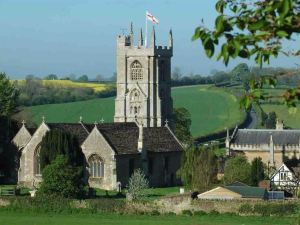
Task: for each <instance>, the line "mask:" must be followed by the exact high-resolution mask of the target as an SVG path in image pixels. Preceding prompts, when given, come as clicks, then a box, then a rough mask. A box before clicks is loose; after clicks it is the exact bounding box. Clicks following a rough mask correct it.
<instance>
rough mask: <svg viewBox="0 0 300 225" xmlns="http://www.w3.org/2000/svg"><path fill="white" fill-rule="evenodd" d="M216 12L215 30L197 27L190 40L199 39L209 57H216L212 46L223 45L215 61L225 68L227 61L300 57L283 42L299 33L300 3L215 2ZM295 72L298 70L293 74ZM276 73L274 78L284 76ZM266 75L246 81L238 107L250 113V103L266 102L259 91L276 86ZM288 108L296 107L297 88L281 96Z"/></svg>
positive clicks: (269, 0)
mask: <svg viewBox="0 0 300 225" xmlns="http://www.w3.org/2000/svg"><path fill="white" fill-rule="evenodd" d="M216 11H217V13H218V15H217V17H216V19H215V27H214V29H209V28H207V27H206V26H205V25H204V24H203V25H201V26H199V27H197V28H196V30H195V33H194V36H193V38H192V39H193V40H201V42H202V46H203V48H204V50H205V53H206V55H207V56H208V57H210V58H211V57H212V56H213V55H215V47H216V46H218V45H221V41H222V46H221V47H220V48H218V49H220V52H219V53H218V55H217V60H220V59H223V62H224V63H225V65H227V64H228V62H229V60H230V59H235V58H237V57H240V58H247V59H250V58H254V59H255V62H256V63H257V64H259V65H260V66H262V65H263V64H264V63H269V61H270V58H271V57H277V56H278V55H279V54H285V55H294V56H300V49H295V50H289V51H287V50H284V49H283V47H284V46H283V43H284V41H286V40H288V41H291V40H295V39H294V38H293V37H294V36H295V35H296V34H299V33H300V1H299V0H253V1H244V0H218V1H217V3H216ZM296 72H297V71H296ZM287 74H288V73H284V74H281V73H278V74H277V75H276V76H280V75H287ZM276 76H275V77H271V76H268V74H267V75H265V76H262V77H258V78H255V79H251V80H250V81H249V87H250V89H249V91H247V92H246V93H245V94H244V96H243V97H242V98H241V101H240V104H241V107H243V108H245V109H247V110H250V109H251V108H252V104H254V103H255V104H259V100H263V99H265V94H264V93H263V92H262V91H261V89H262V88H263V87H264V85H268V86H271V87H273V86H275V85H276V83H277V79H276ZM268 97H269V98H271V97H273V98H278V97H281V98H282V99H283V100H284V101H285V103H286V104H287V106H289V107H296V102H297V101H298V99H299V98H300V88H299V87H297V88H293V89H288V90H286V91H285V93H283V94H282V95H280V96H268Z"/></svg>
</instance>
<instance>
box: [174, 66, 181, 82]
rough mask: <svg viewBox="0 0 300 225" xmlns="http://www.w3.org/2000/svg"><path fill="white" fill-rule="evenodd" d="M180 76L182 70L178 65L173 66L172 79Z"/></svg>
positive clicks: (177, 78) (178, 78)
mask: <svg viewBox="0 0 300 225" xmlns="http://www.w3.org/2000/svg"><path fill="white" fill-rule="evenodd" d="M181 77H182V72H181V70H180V68H179V67H175V68H174V70H173V72H172V79H173V80H180V79H181Z"/></svg>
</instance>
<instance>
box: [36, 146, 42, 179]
mask: <svg viewBox="0 0 300 225" xmlns="http://www.w3.org/2000/svg"><path fill="white" fill-rule="evenodd" d="M40 152H41V147H40V146H39V147H38V148H37V149H36V151H35V153H34V174H35V175H36V176H41V175H42V171H41V157H40Z"/></svg>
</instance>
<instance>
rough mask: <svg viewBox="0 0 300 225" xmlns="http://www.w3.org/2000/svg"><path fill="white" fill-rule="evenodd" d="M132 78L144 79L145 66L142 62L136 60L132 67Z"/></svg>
mask: <svg viewBox="0 0 300 225" xmlns="http://www.w3.org/2000/svg"><path fill="white" fill-rule="evenodd" d="M130 75H131V80H142V79H143V67H142V64H141V63H140V62H139V61H137V60H135V61H134V62H133V63H132V64H131V67H130Z"/></svg>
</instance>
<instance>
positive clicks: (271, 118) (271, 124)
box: [265, 112, 277, 129]
mask: <svg viewBox="0 0 300 225" xmlns="http://www.w3.org/2000/svg"><path fill="white" fill-rule="evenodd" d="M276 121H277V116H276V113H275V112H270V113H269V114H268V118H267V119H266V120H265V127H266V128H267V129H275V128H276Z"/></svg>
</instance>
